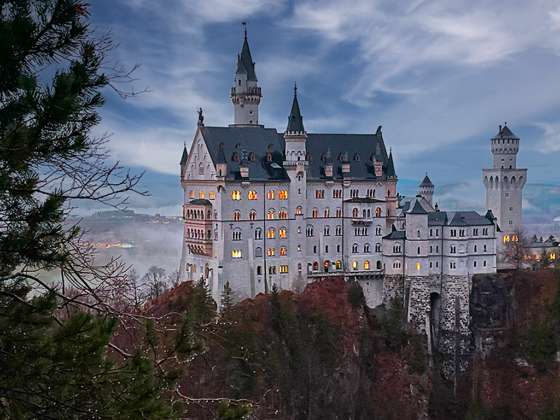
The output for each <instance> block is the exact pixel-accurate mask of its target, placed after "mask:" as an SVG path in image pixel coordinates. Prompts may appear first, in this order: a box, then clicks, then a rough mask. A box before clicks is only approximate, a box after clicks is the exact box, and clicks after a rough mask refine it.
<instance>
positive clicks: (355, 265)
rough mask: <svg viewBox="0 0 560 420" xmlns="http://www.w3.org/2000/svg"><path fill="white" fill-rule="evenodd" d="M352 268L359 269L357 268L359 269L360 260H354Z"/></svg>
mask: <svg viewBox="0 0 560 420" xmlns="http://www.w3.org/2000/svg"><path fill="white" fill-rule="evenodd" d="M352 268H353V269H354V270H357V269H358V261H356V260H354V261H352Z"/></svg>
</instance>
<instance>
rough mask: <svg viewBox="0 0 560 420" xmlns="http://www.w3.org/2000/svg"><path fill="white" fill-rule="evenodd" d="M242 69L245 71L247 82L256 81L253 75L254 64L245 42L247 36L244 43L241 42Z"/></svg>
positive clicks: (247, 44)
mask: <svg viewBox="0 0 560 420" xmlns="http://www.w3.org/2000/svg"><path fill="white" fill-rule="evenodd" d="M240 62H241V63H242V65H243V67H244V68H245V70H246V71H247V80H251V81H253V82H256V81H257V75H256V74H255V63H253V59H252V58H251V50H249V43H248V42H247V35H245V41H244V42H243V48H242V49H241V59H240ZM238 68H239V65H238Z"/></svg>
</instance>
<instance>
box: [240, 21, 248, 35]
mask: <svg viewBox="0 0 560 420" xmlns="http://www.w3.org/2000/svg"><path fill="white" fill-rule="evenodd" d="M248 23H249V21H246V20H245V21H243V22H241V24H242V25H243V26H245V38H247V24H248Z"/></svg>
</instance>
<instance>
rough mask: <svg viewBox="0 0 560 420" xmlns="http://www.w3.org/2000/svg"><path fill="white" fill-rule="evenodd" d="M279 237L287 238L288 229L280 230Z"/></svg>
mask: <svg viewBox="0 0 560 420" xmlns="http://www.w3.org/2000/svg"><path fill="white" fill-rule="evenodd" d="M278 237H279V238H285V237H286V228H280V229H279V230H278Z"/></svg>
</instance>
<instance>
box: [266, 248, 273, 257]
mask: <svg viewBox="0 0 560 420" xmlns="http://www.w3.org/2000/svg"><path fill="white" fill-rule="evenodd" d="M266 255H268V256H269V257H273V256H274V248H268V249H267V250H266Z"/></svg>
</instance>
